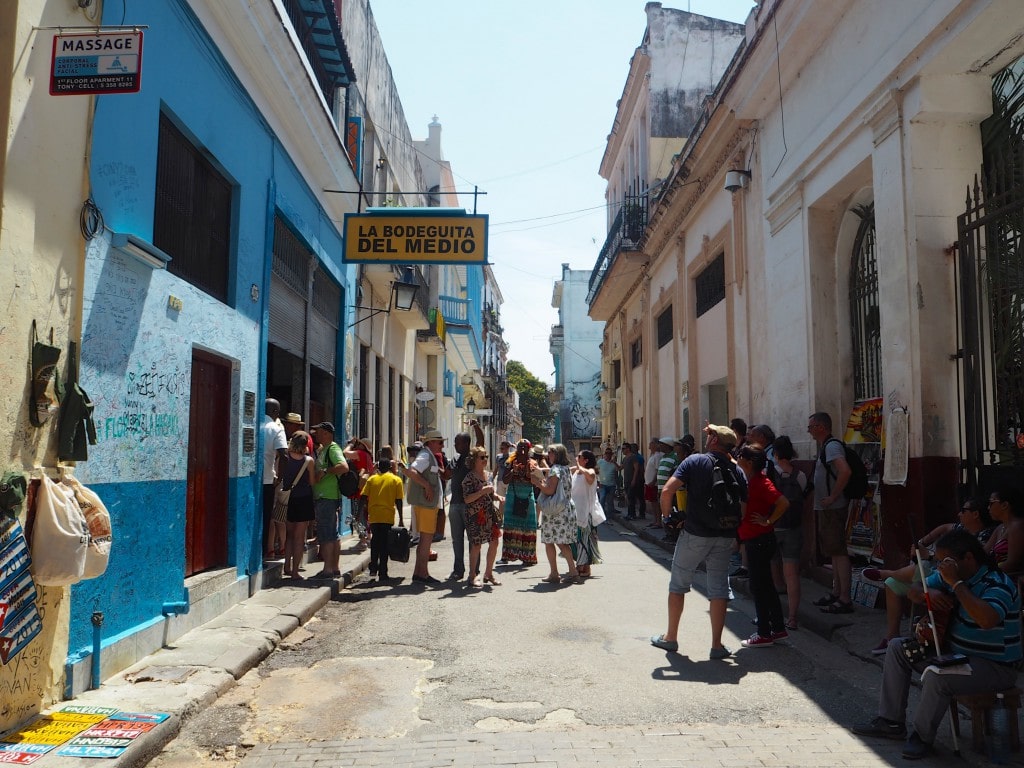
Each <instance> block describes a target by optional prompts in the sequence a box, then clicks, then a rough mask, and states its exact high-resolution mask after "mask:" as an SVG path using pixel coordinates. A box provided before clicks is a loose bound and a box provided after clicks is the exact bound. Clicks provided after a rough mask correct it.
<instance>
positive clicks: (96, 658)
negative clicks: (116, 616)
mask: <svg viewBox="0 0 1024 768" xmlns="http://www.w3.org/2000/svg"><path fill="white" fill-rule="evenodd" d="M102 634H103V612H102V611H93V613H92V684H91V685H90V686H89V688H90V689H91V690H94V691H95V690H96V689H97V688H99V687H100V649H101V648H102Z"/></svg>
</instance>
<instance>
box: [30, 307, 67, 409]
mask: <svg viewBox="0 0 1024 768" xmlns="http://www.w3.org/2000/svg"><path fill="white" fill-rule="evenodd" d="M59 360H60V347H57V346H54V344H53V329H52V328H51V329H50V343H49V344H47V343H46V342H43V341H40V340H39V336H38V335H37V334H36V321H35V320H33V321H32V382H31V386H30V387H29V402H28V406H29V411H28V417H29V421H31V422H32V426H33V427H41V426H43V424H45V423H46V422H47V421H49V420H50V417H51V416H52V415H53V414H55V413H56V412H57V409H58V407H59V404H60V399H61V396H62V395H63V391H62V389H63V388H62V386H61V382H60V375H59V374H58V372H57V363H58V361H59Z"/></svg>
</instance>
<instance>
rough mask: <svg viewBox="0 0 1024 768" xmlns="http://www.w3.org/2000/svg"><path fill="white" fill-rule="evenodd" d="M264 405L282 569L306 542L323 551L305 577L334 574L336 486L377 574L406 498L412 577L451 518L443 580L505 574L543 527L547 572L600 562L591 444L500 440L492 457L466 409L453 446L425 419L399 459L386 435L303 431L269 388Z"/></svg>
mask: <svg viewBox="0 0 1024 768" xmlns="http://www.w3.org/2000/svg"><path fill="white" fill-rule="evenodd" d="M264 412H265V416H264V421H263V425H262V430H263V444H264V472H263V478H264V480H263V483H264V484H263V531H264V542H265V544H264V556H265V558H267V559H268V560H271V559H277V560H283V563H284V570H283V572H284V574H285V576H287V577H288V578H291V579H301V578H303V574H302V571H303V570H304V566H303V556H304V554H305V551H306V545H307V544H308V543H311V542H315V543H316V545H317V556H316V559H317V560H320V561H322V562H323V569H322V570H321V571H320V572H319V573H318V574H317V575H316V576H313V577H312V578H314V579H329V578H336V577H338V576H340V575H341V573H340V570H339V568H338V561H339V556H340V541H341V531H342V521H341V519H340V514H341V500H342V499H343V498H348V499H349V501H350V506H351V510H352V520H351V523H352V529H353V531H354V532H356V533H358V535H359V547H360V548H364V549H365V548H368V549H369V552H370V563H369V569H368V571H369V575H370V577H371V578H372V579H376V580H379V581H381V582H383V581H389V580H390V575H389V571H388V563H389V560H390V559H391V558H390V556H389V540H390V538H391V537H392V529H393V527H395V523H396V520H397V523H398V526H399V527H401V528H404V525H405V520H404V508H405V503H406V502H408V505H409V507H410V509H411V519H410V521H409V522H410V528H411V536H410V543H411V545H413V546H414V547H415V549H414V550H413V553H412V559H413V573H412V577H411V578H412V581H413V582H416V583H422V584H437V583H440V579H438V578H436V577H435V576H433V575H431V573H430V565H429V564H430V563H431V562H432V561H434V560H436V559H437V553H436V552H435V551H434V550H433V546H432V545H433V544H435V543H437V542H439V541H443V540H444V539H445V528H446V525H447V528H448V531H449V534H450V536H451V542H452V548H453V555H454V564H453V568H452V572H451V574H450V575H449V577H448V581H456V582H458V581H464V582H465V585H466V586H467V587H468V588H472V589H479V588H481V587H484V586H485V585H489V586H491V587H497V586H500V585H501V580H500V579H499V577H498V574H497V572H496V570H495V566H496V565H497V564H512V563H517V562H518V563H521V564H522V565H523V566H531V565H536V564H537V563H538V557H537V551H538V541H537V538H538V532H539V534H540V544H541V545H543V551H544V555H545V559H546V561H547V564H548V566H549V568H548V573H547V576H545V577H544V578H543V579H542V580H543V581H544V582H546V583H551V584H557V583H576V584H578V583H580V582H581V581H582V580H583V579H585V578H587V577H588V576H590V575H591V567H592V566H594V565H597V564H599V563H600V562H601V554H600V547H599V544H598V536H597V530H596V529H597V526H598V525H600V524H601V523H602V522H604V520H605V519H606V516H605V513H604V509H603V507H602V505H601V503H600V502H599V500H598V490H599V487H600V485H599V482H598V459H597V458H596V457H595V456H594V454H593V453H592V452H591V451H586V450H584V451H581V452H580V453H579V455H578V456H576V457H575V459H574V460H570V457H569V452H568V450H567V449H566V447H565V446H564V445H561V444H559V443H554V444H552V445H550V446H548V447H547V448H546V449H545V448H542V447H541V446H535V445H532V444H531V443H530V441H529V440H520V441H519V442H518V443H516V444H515V445H512V444H511V443H510V442H508V441H502V442H501V444H500V449H501V453H500V454H499V455H498V456H496V457H495V458H494V461H492V460H491V457H490V456H489V455H488V453H487V449H486V448H485V447H484V434H483V431H482V429H481V427H480V425H479V423H478V422H477V421H475V420H471V421H470V422H469V427H470V429H471V430H472V431H473V435H470V434H469V433H466V432H463V433H459V434H458V435H456V436H455V437H454V439H453V441H452V442H453V447H454V449H455V456H454V457H451V458H450V457H448V455H447V454H446V453H445V442H446V438H445V436H444V435H443V434H442V433H441V432H440V431H437V430H430V431H428V432H426V433H425V434H424V435H422V436H421V437H420V439H419V440H417V441H416V442H414V443H413V444H412V445H410V446H409V448H408V457H407V461H402V460H400V459H398V458H396V456H395V454H394V451H393V449H392V447H391V446H383V447H382V448H381V449H380V451H379V452H378V454H377V455H376V457H375V456H374V453H373V448H372V446H371V444H370V442H369V441H368V440H366V439H362V438H353V439H351V440H349V441H348V443H347V444H346V445H345V446H344V447H341V446H340V445H338V443H336V442H335V441H334V435H335V431H334V425H333V424H331V423H330V422H326V421H325V422H320V423H319V424H316V425H314V426H313V427H311V429H310V430H309V432H306V431H305V430H304V429H303V427H304V426H305V424H304V422H303V420H302V417H301V416H300V415H299V414H294V413H289V414H286V415H285V416H284V418H283V419H282V418H281V406H280V403H278V402H277V401H276V400H273V399H268V400H267V401H266V403H265V409H264ZM311 534H312V538H308V537H309V536H310V535H311ZM499 543H500V546H501V558H500V559H498V552H499ZM467 554H468V559H467ZM559 558H561V559H562V560H563V561H564V564H565V566H564V571H565V572H564V573H562V572H560V571H561V570H562V569H560V565H559ZM467 560H468V561H467Z"/></svg>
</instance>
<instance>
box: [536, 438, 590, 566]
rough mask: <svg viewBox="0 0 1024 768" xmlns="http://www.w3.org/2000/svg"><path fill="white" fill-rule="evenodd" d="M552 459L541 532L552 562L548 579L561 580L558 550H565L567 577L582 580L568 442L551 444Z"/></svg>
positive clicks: (542, 500) (543, 498)
mask: <svg viewBox="0 0 1024 768" xmlns="http://www.w3.org/2000/svg"><path fill="white" fill-rule="evenodd" d="M548 463H549V464H550V465H551V468H550V469H549V470H548V475H547V479H545V481H544V483H543V484H542V485H540V486H539V487H540V493H541V496H540V506H541V513H542V516H541V527H540V536H541V541H543V542H544V549H545V551H546V553H547V556H548V565H549V566H551V572H550V573H549V574H548V576H547V578H546V579H544V581H546V582H548V583H549V584H557V583H558V581H559V575H558V551H561V553H562V555H563V556H564V557H565V560H566V563H567V564H568V566H569V575H568V576H566V577H565V579H566V581H571V582H573V583H574V584H579V583H580V574H579V571H577V570H576V560H575V559H574V558H573V555H572V545H573V544H575V543H576V534H577V530H576V528H577V526H576V512H575V511H574V510H573V505H572V497H571V495H570V487H571V485H572V474H571V473H570V472H569V454H568V452H567V451H566V450H565V446H564V445H562V444H561V443H555V444H554V445H551V446H549V447H548ZM556 548H557V551H556Z"/></svg>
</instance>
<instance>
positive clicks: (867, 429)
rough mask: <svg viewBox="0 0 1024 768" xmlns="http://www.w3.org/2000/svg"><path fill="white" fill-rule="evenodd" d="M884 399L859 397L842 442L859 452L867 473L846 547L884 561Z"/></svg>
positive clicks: (850, 520)
mask: <svg viewBox="0 0 1024 768" xmlns="http://www.w3.org/2000/svg"><path fill="white" fill-rule="evenodd" d="M882 421H883V420H882V398H880V397H872V398H869V399H867V400H859V401H857V402H856V403H855V404H854V406H853V410H852V411H851V413H850V418H849V419H847V420H846V431H845V432H844V433H843V442H845V443H846V444H847V445H848V446H849V447H850V448H852V449H853V450H854V451H856V453H857V455H858V456H859V457H860V460H861V461H862V462H864V468H865V469H866V470H867V473H868V492H867V495H866V496H865V497H864V499H863V500H861V501H858V502H854V503H851V504H850V514H849V517H848V518H847V525H846V542H847V549H848V550H849V552H850V554H851V555H862V556H863V557H868V558H871V559H872V560H879V561H880V560H881V551H880V546H881V530H882V525H881V522H882V518H881V503H882V498H881V484H880V482H879V478H880V476H881V471H882V455H883V452H884V449H885V436H884V431H883V428H882Z"/></svg>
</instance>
